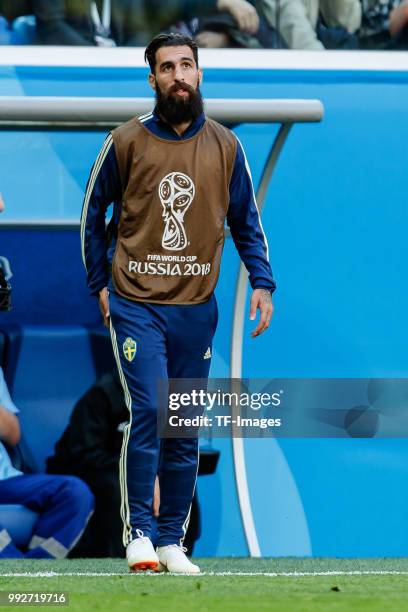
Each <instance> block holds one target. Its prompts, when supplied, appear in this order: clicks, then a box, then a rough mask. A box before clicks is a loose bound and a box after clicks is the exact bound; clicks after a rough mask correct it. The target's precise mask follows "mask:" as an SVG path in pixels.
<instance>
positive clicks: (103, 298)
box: [99, 287, 110, 327]
mask: <svg viewBox="0 0 408 612" xmlns="http://www.w3.org/2000/svg"><path fill="white" fill-rule="evenodd" d="M99 309H100V311H101V313H102V317H103V324H104V325H105V327H109V318H110V312H109V291H108V288H107V287H104V288H103V289H101V290H100V292H99Z"/></svg>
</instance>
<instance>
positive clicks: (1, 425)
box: [0, 406, 20, 446]
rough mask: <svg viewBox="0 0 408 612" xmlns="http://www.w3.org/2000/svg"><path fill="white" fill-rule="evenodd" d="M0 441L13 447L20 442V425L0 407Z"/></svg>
mask: <svg viewBox="0 0 408 612" xmlns="http://www.w3.org/2000/svg"><path fill="white" fill-rule="evenodd" d="M0 439H1V440H4V442H7V444H10V446H15V445H16V444H18V443H19V441H20V423H19V420H18V418H17V417H16V415H15V414H13V413H12V412H9V411H8V410H6V408H4V407H3V406H0Z"/></svg>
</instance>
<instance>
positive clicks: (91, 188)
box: [81, 134, 122, 295]
mask: <svg viewBox="0 0 408 612" xmlns="http://www.w3.org/2000/svg"><path fill="white" fill-rule="evenodd" d="M121 199H122V187H121V181H120V175H119V169H118V164H117V161H116V154H115V147H114V144H113V138H112V135H111V134H109V135H108V136H107V138H106V139H105V142H104V144H103V146H102V149H101V151H100V153H99V155H98V157H97V159H96V161H95V163H94V165H93V166H92V170H91V174H90V176H89V180H88V184H87V187H86V192H85V198H84V203H83V207H82V215H81V248H82V260H83V262H84V266H85V269H86V272H87V278H88V287H89V289H90V291H91V294H92V295H97V294H98V292H99V291H100V290H101V289H102V288H103V287H106V285H107V283H108V266H107V242H106V230H105V217H106V211H107V209H108V207H109V205H110V204H111V203H112V202H120V201H121Z"/></svg>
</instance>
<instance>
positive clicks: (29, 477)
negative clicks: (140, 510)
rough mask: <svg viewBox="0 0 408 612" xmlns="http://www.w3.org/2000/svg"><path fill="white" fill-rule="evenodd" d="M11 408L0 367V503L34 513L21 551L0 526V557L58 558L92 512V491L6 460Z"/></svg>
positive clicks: (15, 437) (13, 422) (15, 426)
mask: <svg viewBox="0 0 408 612" xmlns="http://www.w3.org/2000/svg"><path fill="white" fill-rule="evenodd" d="M17 413H18V409H17V408H16V406H15V405H14V403H13V401H12V399H11V397H10V393H9V391H8V388H7V385H6V381H5V379H4V375H3V370H2V368H0V440H1V441H0V504H21V505H23V506H26V507H27V508H29V509H30V510H33V511H34V512H38V513H39V518H38V520H37V522H36V524H35V526H34V533H33V534H32V537H31V540H30V542H29V543H28V549H27V550H24V551H22V550H20V549H19V548H18V547H17V546H16V545H15V544H14V543H13V541H12V539H11V537H10V534H9V533H8V531H7V527H6V525H0V558H6V559H10V558H16V559H17V558H18V559H19V558H21V559H22V558H30V559H61V558H64V557H66V556H67V555H68V553H69V551H70V550H71V549H72V548H73V547H74V546H75V544H76V543H77V542H78V540H79V539H80V537H81V535H82V533H83V531H84V529H85V526H86V524H87V522H88V520H89V518H90V516H91V514H92V512H93V495H92V493H91V492H90V490H89V489H88V487H87V485H86V484H85V483H83V482H82V481H81V480H79V478H75V477H73V476H49V475H48V474H24V473H23V472H21V471H20V470H17V469H16V468H15V467H14V466H13V465H12V463H11V459H10V456H9V454H8V452H7V450H6V447H5V446H4V444H7V445H8V446H9V447H15V446H16V445H17V444H18V443H19V441H20V435H21V434H20V424H19V421H18V418H17V416H16V414H17ZM3 443H4V444H3Z"/></svg>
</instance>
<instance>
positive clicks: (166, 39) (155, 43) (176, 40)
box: [144, 32, 198, 74]
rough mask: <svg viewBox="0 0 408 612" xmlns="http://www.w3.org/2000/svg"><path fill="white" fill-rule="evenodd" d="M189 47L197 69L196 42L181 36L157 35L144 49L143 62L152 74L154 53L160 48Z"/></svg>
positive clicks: (153, 70)
mask: <svg viewBox="0 0 408 612" xmlns="http://www.w3.org/2000/svg"><path fill="white" fill-rule="evenodd" d="M184 46H186V47H190V49H191V50H192V52H193V55H194V59H195V63H196V64H197V67H198V47H197V44H196V42H195V41H194V40H193V39H192V38H190V36H184V35H183V34H175V33H173V32H171V33H170V34H159V35H158V36H155V37H154V38H153V40H151V41H150V42H149V44H148V45H147V47H146V50H145V54H144V58H145V62H148V63H149V66H150V70H151V72H152V74H154V72H155V69H156V53H157V51H158V50H159V49H160V48H161V47H184Z"/></svg>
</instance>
